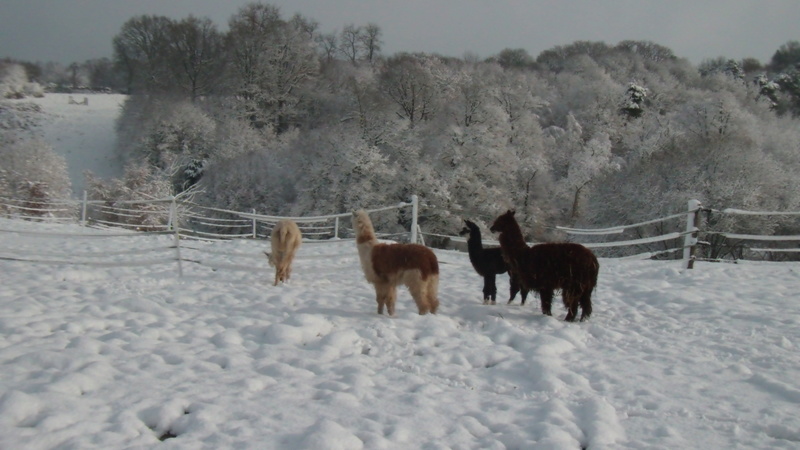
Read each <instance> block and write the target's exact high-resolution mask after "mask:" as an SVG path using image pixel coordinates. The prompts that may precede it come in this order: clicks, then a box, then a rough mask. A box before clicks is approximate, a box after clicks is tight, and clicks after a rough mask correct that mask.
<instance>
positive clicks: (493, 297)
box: [483, 275, 497, 305]
mask: <svg viewBox="0 0 800 450" xmlns="http://www.w3.org/2000/svg"><path fill="white" fill-rule="evenodd" d="M495 303H497V284H495V276H494V275H486V276H485V277H483V304H484V305H488V304H492V305H494V304H495Z"/></svg>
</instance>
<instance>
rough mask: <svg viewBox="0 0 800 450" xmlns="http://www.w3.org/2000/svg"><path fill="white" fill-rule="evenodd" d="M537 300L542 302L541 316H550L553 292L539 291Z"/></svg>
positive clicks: (551, 313)
mask: <svg viewBox="0 0 800 450" xmlns="http://www.w3.org/2000/svg"><path fill="white" fill-rule="evenodd" d="M539 298H540V299H541V301H542V314H544V315H545V316H552V315H553V312H552V311H551V309H552V307H553V291H548V290H546V289H545V290H541V291H539Z"/></svg>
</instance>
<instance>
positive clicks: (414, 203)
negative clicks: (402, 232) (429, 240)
mask: <svg viewBox="0 0 800 450" xmlns="http://www.w3.org/2000/svg"><path fill="white" fill-rule="evenodd" d="M418 214H419V197H417V195H416V194H414V195H412V196H411V243H412V244H416V243H417V228H419V227H418V226H417V215H418Z"/></svg>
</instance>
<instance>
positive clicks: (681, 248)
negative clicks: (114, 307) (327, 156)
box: [0, 195, 800, 273]
mask: <svg viewBox="0 0 800 450" xmlns="http://www.w3.org/2000/svg"><path fill="white" fill-rule="evenodd" d="M54 205H59V206H64V205H69V206H71V208H54V207H53V206H54ZM137 205H138V206H139V207H140V209H137ZM408 207H411V208H412V217H411V222H412V223H411V226H410V229H409V230H408V231H405V232H403V233H399V234H394V235H390V234H382V235H380V236H381V237H395V236H400V237H404V236H410V237H409V240H410V241H411V242H420V241H423V242H424V240H423V236H424V234H427V235H429V236H436V237H442V238H447V239H450V240H453V241H456V242H465V239H464V238H461V237H459V236H447V235H442V234H435V233H423V231H422V230H421V229H420V227H419V225H418V223H417V216H418V214H419V209H418V208H419V204H418V199H417V197H416V196H412V198H411V201H410V202H401V203H398V204H395V205H389V206H384V207H379V208H375V209H370V210H368V212H370V213H377V212H382V211H388V210H394V209H402V208H408ZM701 212H707V213H709V214H712V213H713V214H721V215H742V216H800V212H792V211H747V210H742V209H735V208H727V209H723V210H713V209H708V208H703V207H702V205H701V204H700V202H698V201H696V200H690V201H689V202H688V208H687V210H686V211H684V212H680V213H677V214H672V215H667V216H664V217H659V218H656V219H652V220H647V221H642V222H638V223H633V224H626V225H618V226H613V227H604V228H594V229H582V228H573V227H561V226H558V227H555V229H556V230H558V231H560V232H562V233H565V234H566V235H567V236H570V239H569V240H572V239H577V240H578V241H586V240H587V239H584V238H588V240H589V241H588V242H580V243H581V244H583V245H585V246H586V247H589V248H593V249H612V248H617V247H642V246H643V247H645V248H647V247H648V246H650V245H651V244H656V243H666V242H670V241H679V240H680V239H681V238H683V242H682V243H678V244H676V245H675V246H673V247H671V248H663V249H653V250H650V251H646V252H640V253H637V254H635V255H629V256H624V258H626V259H629V258H640V259H645V258H655V257H663V256H666V255H670V254H674V253H678V252H683V255H682V260H683V263H684V266H685V267H686V268H692V266H693V263H694V261H695V260H697V259H699V258H698V249H699V248H702V247H703V246H704V245H706V246H707V245H709V243H708V242H706V241H704V240H701V236H705V237H713V236H717V237H720V238H723V239H726V240H728V241H730V242H735V241H754V242H786V243H796V242H797V241H800V235H780V236H775V235H759V234H744V233H733V232H722V231H714V230H706V229H703V226H702V223H701V220H700V219H701V217H700V213H701ZM0 213H4V214H3V215H6V216H9V217H14V218H22V219H29V220H37V221H46V222H62V221H67V220H71V221H73V222H77V223H80V224H81V225H89V226H91V227H92V228H106V229H113V230H114V231H113V232H104V233H101V234H91V233H63V232H42V231H32V230H31V231H24V230H8V229H0V232H14V233H20V234H32V235H40V236H43V237H52V238H59V237H60V238H63V237H81V238H97V237H100V238H102V237H122V236H143V235H144V236H146V235H169V236H172V237H173V241H174V242H172V243H171V245H169V246H168V247H157V248H152V249H141V250H139V251H137V252H132V251H131V252H126V251H120V252H115V253H111V254H109V253H104V256H123V255H129V256H132V255H142V254H147V253H149V252H150V250H152V251H162V250H166V249H168V250H169V251H171V252H173V253H174V256H170V257H169V258H160V259H155V260H152V261H150V262H152V263H156V264H162V263H165V262H169V261H172V262H175V263H177V265H178V271H179V273H182V265H181V264H182V262H192V263H198V262H200V261H198V260H197V259H195V258H187V257H185V256H182V254H181V250H182V249H183V250H186V251H197V252H201V253H202V252H204V251H207V250H206V249H200V248H192V247H191V246H187V244H186V242H182V241H184V240H187V239H196V240H201V241H209V242H214V241H220V240H230V239H241V238H244V239H247V238H268V237H269V233H270V231H271V229H272V227H274V225H275V223H277V222H278V221H279V220H283V219H291V220H294V221H295V222H297V223H298V225H299V226H300V228H301V230H302V232H303V237H304V240H313V241H321V242H325V241H328V240H331V239H333V240H338V239H342V238H343V237H344V234H343V233H345V232H347V231H346V230H345V229H344V228H343V227H342V224H341V223H340V219H342V218H346V217H349V216H350V215H351V213H341V214H331V215H323V216H301V217H287V216H275V215H266V214H258V213H257V212H256V211H255V210H252V211H250V212H243V211H234V210H228V209H221V208H213V207H206V206H201V205H197V204H194V203H192V202H188V201H183V200H179V199H177V198H169V199H153V200H125V201H115V202H109V201H101V200H88V199H87V198H86V196H85V195H84V198H83V200H82V201H79V200H57V201H53V202H37V201H20V200H13V199H8V198H0ZM61 213H65V214H64V215H62V216H61V217H59V216H57V214H61ZM681 218H683V219H684V222H685V223H684V226H683V230H682V231H671V232H665V233H663V234H660V235H655V236H644V237H637V238H634V239H622V240H610V241H606V242H591V239H592V237H595V238H596V237H599V236H619V235H622V234H624V233H626V232H628V233H630V232H633V231H635V230H636V229H639V228H641V227H646V226H648V225H654V224H658V223H664V222H667V221H674V220H678V219H681ZM129 222H134V223H129ZM676 227H677V225H676ZM125 228H129V229H131V230H130V231H127V232H120V229H125ZM674 229H675V228H674V227H673V230H674ZM640 236H641V234H640ZM484 243H485V244H487V245H493V244H494V245H497V243H496V241H491V240H484ZM732 245H733V244H732ZM735 245H742V246H743V247H742V248H746V249H747V250H749V251H751V252H756V253H759V254H768V253H776V254H781V253H783V254H789V253H800V248H761V247H758V248H756V247H747V246H744V244H735ZM795 245H796V244H795ZM664 247H667V244H664ZM212 254H213V253H212ZM66 256H69V257H70V258H72V257H83V258H86V257H89V258H91V257H94V256H95V255H92V254H90V253H86V254H82V255H78V254H71V255H49V257H50V258H51V260H52V258H53V257H56V258H57V257H66ZM230 256H245V255H230ZM253 257H257V256H253ZM0 258H3V259H15V260H29V259H25V258H26V257H25V256H20V255H18V254H14V253H13V252H9V249H4V251H3V252H2V253H0ZM41 262H45V261H41ZM51 262H56V263H65V264H68V263H81V262H76V261H74V260H73V261H55V260H52V261H51ZM150 262H143V263H145V264H147V263H150ZM99 264H109V263H99ZM114 264H117V263H114ZM119 264H121V265H124V263H119ZM134 265H139V264H138V263H134Z"/></svg>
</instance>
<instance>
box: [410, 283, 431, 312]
mask: <svg viewBox="0 0 800 450" xmlns="http://www.w3.org/2000/svg"><path fill="white" fill-rule="evenodd" d="M426 284H427V283H426V282H425V281H424V280H422V279H420V278H416V277H415V278H414V279H411V280H408V283H407V284H406V286H408V292H410V293H411V297H412V298H413V299H414V303H416V304H417V311H419V314H420V315H423V314H427V313H428V312H429V311H430V305H428V298H427V297H428V289H427V286H426Z"/></svg>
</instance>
